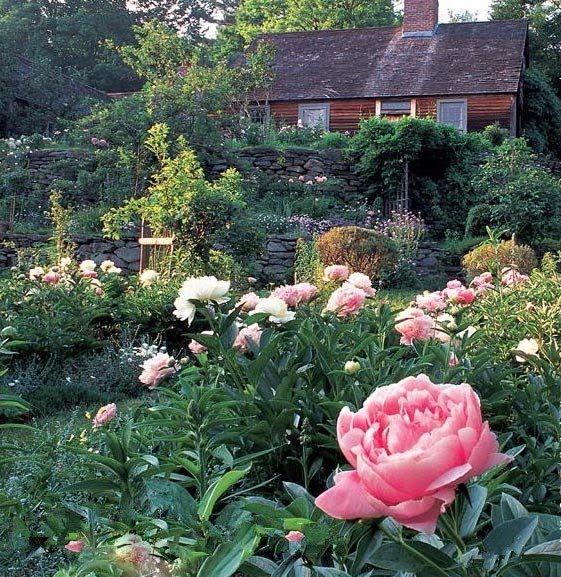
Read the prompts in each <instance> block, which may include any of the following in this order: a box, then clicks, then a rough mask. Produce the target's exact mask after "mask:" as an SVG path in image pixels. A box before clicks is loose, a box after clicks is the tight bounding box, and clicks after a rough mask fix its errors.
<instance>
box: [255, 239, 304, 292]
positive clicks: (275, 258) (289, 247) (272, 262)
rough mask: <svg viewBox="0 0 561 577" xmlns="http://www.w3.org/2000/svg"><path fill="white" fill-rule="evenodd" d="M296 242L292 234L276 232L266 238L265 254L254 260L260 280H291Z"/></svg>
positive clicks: (275, 281) (280, 281)
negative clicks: (276, 233)
mask: <svg viewBox="0 0 561 577" xmlns="http://www.w3.org/2000/svg"><path fill="white" fill-rule="evenodd" d="M297 242H298V238H297V237H295V236H294V235H282V234H278V235H272V236H269V237H268V238H267V243H266V247H265V249H266V250H265V254H264V255H263V256H262V257H261V258H260V259H258V260H257V261H256V262H255V272H256V274H257V277H258V278H259V280H260V281H262V282H272V283H276V284H278V283H284V282H292V281H293V279H294V262H295V260H296V243H297Z"/></svg>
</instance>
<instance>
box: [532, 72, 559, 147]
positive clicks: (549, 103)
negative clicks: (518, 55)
mask: <svg viewBox="0 0 561 577" xmlns="http://www.w3.org/2000/svg"><path fill="white" fill-rule="evenodd" d="M560 134H561V100H560V98H559V96H558V95H557V94H556V93H555V92H554V90H553V89H552V87H551V85H550V84H549V83H548V81H547V79H546V77H545V76H544V75H543V74H542V73H541V72H540V71H539V70H535V69H533V68H529V69H528V70H526V72H525V73H524V137H525V138H526V139H527V141H528V144H529V145H530V146H531V147H532V148H533V149H534V150H535V151H536V152H539V153H542V154H553V155H555V156H557V157H561V137H560V136H559V135H560Z"/></svg>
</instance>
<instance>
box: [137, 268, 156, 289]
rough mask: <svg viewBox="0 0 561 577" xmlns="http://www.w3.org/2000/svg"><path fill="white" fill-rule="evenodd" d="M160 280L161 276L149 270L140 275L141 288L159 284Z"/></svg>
mask: <svg viewBox="0 0 561 577" xmlns="http://www.w3.org/2000/svg"><path fill="white" fill-rule="evenodd" d="M159 278H160V275H159V274H158V273H157V272H156V271H155V270H152V269H149V268H147V269H144V270H143V271H142V272H141V273H140V275H139V277H138V282H139V284H140V286H143V287H149V286H152V285H153V284H154V283H155V282H157V281H158V279H159Z"/></svg>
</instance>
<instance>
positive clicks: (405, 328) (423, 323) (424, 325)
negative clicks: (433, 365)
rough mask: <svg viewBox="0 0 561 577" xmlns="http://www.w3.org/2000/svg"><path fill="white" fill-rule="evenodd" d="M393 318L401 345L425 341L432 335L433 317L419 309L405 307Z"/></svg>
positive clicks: (433, 327)
mask: <svg viewBox="0 0 561 577" xmlns="http://www.w3.org/2000/svg"><path fill="white" fill-rule="evenodd" d="M395 320H396V325H395V330H396V331H397V332H398V333H399V334H400V335H401V339H400V341H399V342H400V343H401V344H402V345H411V344H413V341H426V340H428V339H430V338H431V337H432V336H433V335H434V329H435V322H434V319H433V318H432V317H429V316H428V315H426V314H425V313H424V312H423V311H422V310H421V309H416V308H408V309H405V310H404V311H402V312H400V313H399V314H398V315H397V316H396V317H395Z"/></svg>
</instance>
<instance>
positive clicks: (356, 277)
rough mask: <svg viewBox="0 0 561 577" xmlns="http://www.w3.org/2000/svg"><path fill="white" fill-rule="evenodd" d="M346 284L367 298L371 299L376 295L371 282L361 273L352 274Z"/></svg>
mask: <svg viewBox="0 0 561 577" xmlns="http://www.w3.org/2000/svg"><path fill="white" fill-rule="evenodd" d="M347 283H349V284H351V285H353V286H355V287H356V288H359V289H361V290H363V291H364V294H365V295H366V296H367V297H373V296H374V295H375V294H376V289H374V288H372V280H371V279H370V277H369V276H368V275H366V274H364V273H362V272H353V274H352V275H351V276H350V277H349V278H348V279H347Z"/></svg>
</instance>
